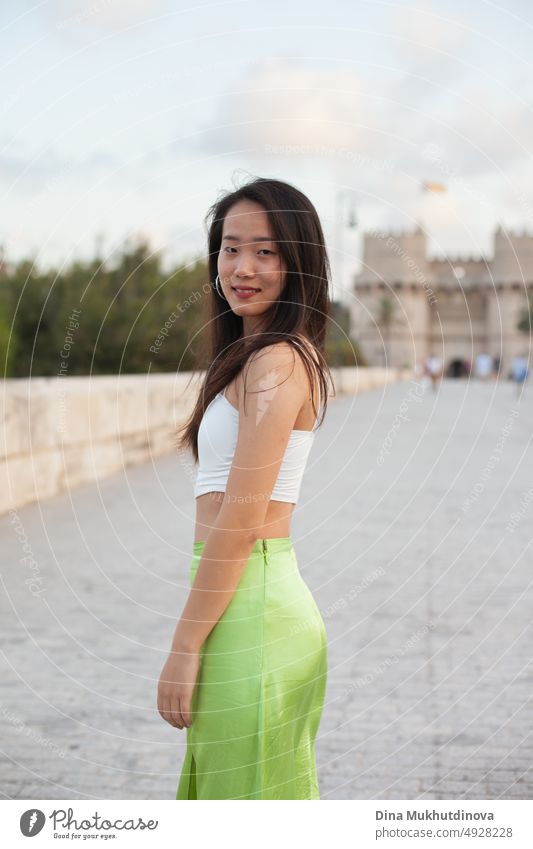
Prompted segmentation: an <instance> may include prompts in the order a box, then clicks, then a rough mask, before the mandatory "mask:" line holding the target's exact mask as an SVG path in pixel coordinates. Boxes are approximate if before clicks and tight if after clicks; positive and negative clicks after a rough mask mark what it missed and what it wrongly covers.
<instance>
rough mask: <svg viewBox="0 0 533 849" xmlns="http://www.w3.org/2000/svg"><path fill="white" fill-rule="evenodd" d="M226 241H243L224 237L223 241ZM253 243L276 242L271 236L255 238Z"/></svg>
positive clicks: (235, 237) (233, 237)
mask: <svg viewBox="0 0 533 849" xmlns="http://www.w3.org/2000/svg"><path fill="white" fill-rule="evenodd" d="M224 239H231V240H232V242H240V241H241V240H240V239H239V238H238V236H224V237H223V238H222V241H224ZM251 241H252V242H273V241H274V240H273V239H271V238H270V236H255V237H254V238H253V239H252V240H251Z"/></svg>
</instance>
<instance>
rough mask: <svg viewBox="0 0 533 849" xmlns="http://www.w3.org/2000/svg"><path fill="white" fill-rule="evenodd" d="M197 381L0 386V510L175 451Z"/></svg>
mask: <svg viewBox="0 0 533 849" xmlns="http://www.w3.org/2000/svg"><path fill="white" fill-rule="evenodd" d="M332 375H333V379H334V381H335V387H336V392H337V395H341V394H352V395H353V394H357V393H359V392H364V391H367V390H369V389H374V388H376V387H379V386H383V385H384V384H386V383H389V382H391V381H394V380H398V379H404V380H408V379H411V378H412V372H407V371H404V372H402V373H401V374H399V373H398V372H396V371H394V370H392V371H387V370H386V369H379V368H370V369H356V368H339V369H332ZM200 382H201V375H198V374H197V375H193V374H192V373H190V372H187V373H184V374H178V375H173V374H156V375H121V376H115V375H113V376H109V377H107V376H102V377H50V378H45V377H42V378H39V377H38V378H31V379H9V380H4V381H2V420H3V421H2V425H3V426H2V435H1V437H0V439H1V442H0V513H5V512H6V511H7V510H9V509H11V508H12V509H14V508H16V507H20V506H21V505H23V504H27V503H29V502H32V501H36V500H40V499H42V498H47V497H48V496H51V495H56V494H58V493H60V492H63V491H64V490H66V489H69V488H71V487H74V486H77V485H78V484H80V483H84V482H86V481H96V480H99V479H100V478H103V477H106V476H107V475H111V474H113V473H114V472H116V471H118V470H120V469H121V468H122V467H123V466H125V465H128V464H130V463H143V462H145V461H146V460H149V459H150V458H151V457H154V456H157V455H160V454H165V453H170V452H173V451H176V452H177V448H176V443H175V431H176V427H177V426H178V425H179V424H180V423H181V422H182V421H184V420H185V418H186V417H187V416H188V415H189V414H190V412H191V410H192V407H193V404H194V400H195V397H196V394H197V392H198V391H199V386H200ZM332 402H334V399H330V403H332ZM191 460H192V457H191Z"/></svg>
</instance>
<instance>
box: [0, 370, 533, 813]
mask: <svg viewBox="0 0 533 849" xmlns="http://www.w3.org/2000/svg"><path fill="white" fill-rule="evenodd" d="M532 434H533V387H530V386H527V387H526V390H525V393H524V396H523V398H522V400H520V401H519V400H518V398H517V396H516V390H515V388H514V387H513V386H511V385H510V384H509V383H501V384H497V383H477V382H470V383H468V382H467V381H458V382H453V381H445V382H443V384H442V385H441V386H440V389H439V391H438V392H437V393H435V394H434V393H433V392H432V391H431V389H430V388H426V389H423V390H422V388H421V386H420V385H418V384H415V383H399V384H392V385H390V386H387V387H384V388H383V389H379V390H375V391H372V392H368V393H366V394H363V395H360V396H358V397H355V398H346V397H339V398H337V399H335V400H333V401H331V402H330V407H329V413H328V416H327V419H326V423H325V425H324V427H323V428H322V429H321V430H319V432H318V434H317V438H316V440H315V444H314V446H313V452H312V454H311V458H310V462H309V468H308V473H307V475H306V478H305V481H304V486H303V489H302V496H301V500H300V504H299V505H298V507H297V508H296V513H295V516H294V519H293V533H292V536H293V541H294V545H295V549H296V552H297V556H298V561H299V564H300V570H301V573H302V576H303V578H304V580H305V581H306V582H307V584H308V585H309V587H310V589H311V590H312V592H313V594H314V596H315V598H316V600H317V604H318V606H319V608H320V609H321V611H322V615H323V617H324V621H325V624H326V629H327V632H328V642H329V649H328V652H329V673H328V688H327V697H326V704H325V708H324V713H323V717H322V722H321V725H320V729H319V736H318V739H317V761H318V767H319V781H320V788H321V794H322V798H324V799H366V798H373V799H425V800H430V799H447V798H450V799H493V798H503V799H531V798H532V796H533V767H532V764H533V734H532V723H531V716H532V710H531V709H532V692H533V664H532V662H531V646H532V645H533V627H532V615H531V614H532V611H533V604H532V600H533V589H532V581H533V569H532V568H531V564H532V559H533V558H532V554H533V552H532V550H531V549H532V545H531V543H532V527H533V522H532V519H533V503H532V502H533V481H532V470H533V463H532V449H531V439H532ZM193 519H194V501H193V495H192V483H191V481H190V476H189V475H188V471H187V468H186V467H185V466H184V465H183V464H182V463H181V461H180V460H179V458H177V457H176V456H175V455H171V456H166V457H158V458H157V459H156V460H154V462H153V463H148V464H146V465H143V466H136V467H128V468H126V469H124V471H123V473H121V474H119V475H116V476H115V477H113V478H108V479H106V480H104V481H102V482H100V484H99V485H97V486H96V485H95V486H93V485H88V484H86V485H83V486H81V487H79V488H77V489H74V490H73V491H72V492H70V493H67V494H65V495H62V496H55V497H53V498H51V499H49V500H47V501H44V502H42V503H41V504H35V505H29V506H27V507H23V508H20V509H19V510H18V511H16V512H15V513H14V514H12V515H10V514H6V515H4V516H2V517H0V534H1V540H2V553H3V556H2V570H1V578H2V609H1V613H2V615H1V620H0V622H1V629H2V634H1V636H2V646H1V648H2V651H1V653H0V664H1V667H0V670H1V675H2V692H1V696H0V728H1V733H2V746H1V748H2V750H3V756H2V762H1V767H0V768H1V782H0V788H1V790H2V793H3V795H4V797H5V798H30V799H38V798H50V799H91V798H98V799H106V798H108V799H148V798H149V799H172V798H174V795H175V791H176V786H177V780H178V775H179V770H180V767H181V761H182V758H183V754H184V745H185V736H184V732H180V731H177V730H175V729H173V728H171V727H170V726H169V725H167V724H166V723H165V722H163V720H162V719H161V718H160V716H159V714H158V712H157V708H156V685H157V678H158V676H159V672H160V669H161V666H162V665H163V663H164V660H165V657H166V653H167V651H168V648H169V645H170V640H171V636H172V633H173V630H174V626H175V621H176V618H177V617H178V616H179V614H180V612H181V609H182V607H183V604H184V602H185V598H186V594H187V591H188V571H189V564H190V557H191V548H192V539H193Z"/></svg>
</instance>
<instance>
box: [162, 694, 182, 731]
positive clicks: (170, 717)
mask: <svg viewBox="0 0 533 849" xmlns="http://www.w3.org/2000/svg"><path fill="white" fill-rule="evenodd" d="M163 707H164V719H165V720H166V722H168V724H169V725H172V726H173V727H174V728H179V725H178V724H177V723H176V718H175V716H174V712H173V710H172V701H171V699H170V698H168V697H167V698H166V699H165V701H164V705H163Z"/></svg>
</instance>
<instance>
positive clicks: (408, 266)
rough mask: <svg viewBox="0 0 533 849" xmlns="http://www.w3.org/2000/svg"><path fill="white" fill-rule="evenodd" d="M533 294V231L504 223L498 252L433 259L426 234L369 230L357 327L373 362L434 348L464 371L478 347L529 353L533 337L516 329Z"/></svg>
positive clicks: (412, 358) (407, 358)
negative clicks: (513, 230)
mask: <svg viewBox="0 0 533 849" xmlns="http://www.w3.org/2000/svg"><path fill="white" fill-rule="evenodd" d="M528 292H529V296H530V298H531V299H532V300H533V236H531V235H528V234H526V233H521V234H519V233H509V232H506V231H504V230H502V229H501V227H498V229H497V230H496V232H495V234H494V251H493V257H492V259H486V258H483V257H481V256H448V257H445V258H440V259H439V258H436V259H429V258H428V257H427V253H426V237H425V233H424V231H423V230H422V228H421V227H420V225H418V226H417V228H416V229H415V231H414V232H397V233H395V232H392V231H391V232H384V233H379V232H374V233H367V234H365V236H364V242H363V268H362V270H361V272H360V273H359V274H358V275H357V276H356V278H355V283H354V299H353V301H352V306H351V323H352V326H351V333H352V336H353V338H354V339H356V340H357V341H358V343H359V345H360V347H361V350H362V352H363V354H364V356H365V357H366V359H367V361H368V364H369V365H385V364H389V365H391V366H402V365H404V364H408V365H409V366H410V367H414V366H415V365H418V364H422V363H423V362H424V360H425V359H426V358H427V357H428V356H429V355H430V354H432V353H433V354H436V355H437V356H440V357H441V359H442V360H443V362H444V368H445V371H446V373H448V374H453V373H459V372H460V370H461V368H462V366H463V365H464V364H465V363H466V364H468V363H472V362H473V360H474V358H475V357H476V356H477V354H479V353H488V354H491V356H492V357H493V358H495V357H497V358H499V359H500V363H501V365H502V368H503V371H504V373H507V371H508V368H509V365H510V362H511V359H512V358H513V357H514V356H515V355H517V354H520V355H524V354H525V355H527V352H528V349H529V343H530V340H529V339H528V337H527V336H526V335H525V334H523V333H520V332H519V331H518V330H517V329H516V325H517V323H518V320H519V317H520V315H521V313H522V311H523V310H524V309H525V307H526V306H527V294H526V293H528Z"/></svg>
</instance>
